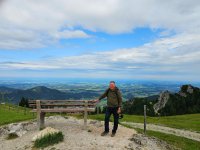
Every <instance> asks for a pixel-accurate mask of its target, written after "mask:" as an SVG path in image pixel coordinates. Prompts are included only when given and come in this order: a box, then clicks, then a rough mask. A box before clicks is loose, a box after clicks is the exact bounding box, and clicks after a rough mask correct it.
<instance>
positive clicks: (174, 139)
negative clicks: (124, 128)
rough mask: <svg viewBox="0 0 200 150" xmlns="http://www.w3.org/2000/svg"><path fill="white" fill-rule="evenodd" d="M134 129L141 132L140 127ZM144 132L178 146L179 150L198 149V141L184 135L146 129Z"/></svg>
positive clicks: (199, 143)
mask: <svg viewBox="0 0 200 150" xmlns="http://www.w3.org/2000/svg"><path fill="white" fill-rule="evenodd" d="M129 128H131V127H129ZM135 130H137V131H138V132H139V133H143V130H142V129H135ZM146 134H147V135H148V136H153V137H156V138H158V139H161V140H163V141H166V142H167V143H168V144H170V145H173V146H175V147H177V148H180V149H181V150H200V142H197V141H194V140H190V139H187V138H184V137H179V136H175V135H171V134H165V133H161V132H155V131H147V133H146Z"/></svg>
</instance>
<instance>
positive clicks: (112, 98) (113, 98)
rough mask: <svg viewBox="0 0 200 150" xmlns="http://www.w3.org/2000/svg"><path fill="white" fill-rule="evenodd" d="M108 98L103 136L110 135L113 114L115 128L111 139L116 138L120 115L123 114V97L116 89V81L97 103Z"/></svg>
mask: <svg viewBox="0 0 200 150" xmlns="http://www.w3.org/2000/svg"><path fill="white" fill-rule="evenodd" d="M105 97H107V108H106V112H105V124H104V125H105V130H104V132H103V133H101V136H105V135H107V134H108V133H109V120H110V116H111V114H113V116H114V126H113V129H112V134H111V137H113V136H115V134H116V131H117V128H118V120H119V113H120V112H121V106H122V96H121V93H120V91H119V89H118V88H117V87H116V85H115V82H114V81H110V85H109V88H108V89H107V90H106V91H105V92H104V93H103V94H102V95H101V96H100V97H99V99H98V100H97V101H100V100H101V99H103V98H105Z"/></svg>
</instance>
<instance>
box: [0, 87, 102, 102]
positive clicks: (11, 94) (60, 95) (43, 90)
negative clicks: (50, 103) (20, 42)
mask: <svg viewBox="0 0 200 150" xmlns="http://www.w3.org/2000/svg"><path fill="white" fill-rule="evenodd" d="M1 92H3V93H5V94H4V98H5V99H12V103H18V102H19V101H20V99H21V98H22V97H25V98H28V99H49V100H51V99H52V100H59V99H60V100H61V99H63V100H67V99H82V98H95V97H98V96H99V94H98V93H96V92H91V91H88V92H78V91H76V92H62V91H59V90H56V89H51V88H47V87H45V86H36V87H34V88H30V89H27V90H21V89H14V88H8V87H0V93H1ZM1 97H2V96H0V99H1Z"/></svg>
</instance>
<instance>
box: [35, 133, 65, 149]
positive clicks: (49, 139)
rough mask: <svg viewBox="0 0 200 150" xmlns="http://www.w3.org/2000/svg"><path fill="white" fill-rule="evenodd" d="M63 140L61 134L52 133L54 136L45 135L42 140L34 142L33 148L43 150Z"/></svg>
mask: <svg viewBox="0 0 200 150" xmlns="http://www.w3.org/2000/svg"><path fill="white" fill-rule="evenodd" d="M63 139H64V135H63V134H62V132H58V133H54V134H47V135H45V136H43V137H42V138H40V139H37V140H36V141H35V142H34V147H36V148H44V147H47V146H49V145H54V144H56V143H59V142H61V141H63Z"/></svg>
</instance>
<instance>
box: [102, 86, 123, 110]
mask: <svg viewBox="0 0 200 150" xmlns="http://www.w3.org/2000/svg"><path fill="white" fill-rule="evenodd" d="M105 97H107V106H108V107H121V106H122V95H121V92H120V90H119V89H118V88H117V87H116V88H115V90H111V89H110V88H108V89H107V90H106V91H105V92H104V93H103V94H102V95H101V96H100V97H99V100H101V99H103V98H105Z"/></svg>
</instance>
